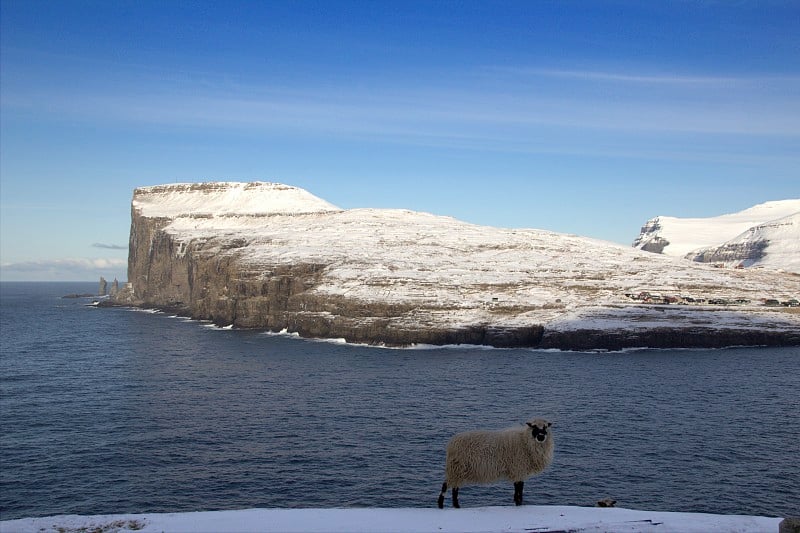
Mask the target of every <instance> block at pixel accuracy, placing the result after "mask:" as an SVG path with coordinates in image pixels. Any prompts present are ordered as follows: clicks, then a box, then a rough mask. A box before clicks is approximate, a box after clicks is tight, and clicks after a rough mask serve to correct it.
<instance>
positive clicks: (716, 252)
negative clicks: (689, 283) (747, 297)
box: [633, 199, 800, 273]
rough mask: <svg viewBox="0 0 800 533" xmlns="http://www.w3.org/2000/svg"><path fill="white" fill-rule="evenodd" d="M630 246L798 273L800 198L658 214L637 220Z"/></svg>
mask: <svg viewBox="0 0 800 533" xmlns="http://www.w3.org/2000/svg"><path fill="white" fill-rule="evenodd" d="M633 247H634V248H638V249H640V250H644V251H647V252H653V253H659V254H664V255H669V256H673V257H682V258H685V259H689V260H691V261H696V262H702V263H713V264H715V265H719V266H725V267H729V268H734V267H742V268H749V267H764V268H770V269H775V270H785V271H787V272H796V273H800V199H791V200H778V201H772V202H765V203H763V204H759V205H756V206H753V207H751V208H748V209H745V210H743V211H740V212H738V213H732V214H727V215H721V216H718V217H708V218H678V217H669V216H657V217H655V218H652V219H650V220H648V221H647V222H646V223H645V224H644V226H642V228H641V230H640V233H639V236H638V237H637V238H636V240H635V241H634V242H633Z"/></svg>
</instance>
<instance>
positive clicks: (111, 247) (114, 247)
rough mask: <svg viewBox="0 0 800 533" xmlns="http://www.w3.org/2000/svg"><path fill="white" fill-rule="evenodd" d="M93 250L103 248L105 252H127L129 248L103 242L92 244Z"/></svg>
mask: <svg viewBox="0 0 800 533" xmlns="http://www.w3.org/2000/svg"><path fill="white" fill-rule="evenodd" d="M92 248H103V249H105V250H127V249H128V247H127V246H122V245H121V244H103V243H101V242H95V243H92Z"/></svg>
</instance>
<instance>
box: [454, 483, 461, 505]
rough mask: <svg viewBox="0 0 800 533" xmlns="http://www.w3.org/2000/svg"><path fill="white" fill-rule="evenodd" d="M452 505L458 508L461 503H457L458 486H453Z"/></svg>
mask: <svg viewBox="0 0 800 533" xmlns="http://www.w3.org/2000/svg"><path fill="white" fill-rule="evenodd" d="M453 507H455V508H456V509H460V508H461V505H459V504H458V487H453Z"/></svg>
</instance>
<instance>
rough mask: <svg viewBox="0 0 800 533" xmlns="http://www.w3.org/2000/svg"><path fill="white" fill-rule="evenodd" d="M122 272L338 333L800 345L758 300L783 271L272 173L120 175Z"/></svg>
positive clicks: (790, 280)
mask: <svg viewBox="0 0 800 533" xmlns="http://www.w3.org/2000/svg"><path fill="white" fill-rule="evenodd" d="M128 279H129V281H130V282H132V292H128V293H127V294H126V295H123V297H126V298H128V300H127V301H130V302H132V303H135V304H137V305H146V306H155V307H169V308H171V309H175V310H177V311H179V312H182V313H185V314H188V315H190V316H192V317H195V318H200V319H209V320H213V321H215V322H216V323H218V324H221V325H230V324H233V325H234V326H236V327H252V328H265V329H270V330H274V331H280V330H287V331H291V332H298V333H300V334H301V335H304V336H314V337H343V338H346V339H347V340H349V341H353V342H377V343H381V342H382V343H387V344H410V343H431V344H450V343H471V344H490V345H494V346H538V347H559V348H578V349H590V348H623V347H627V346H685V345H697V346H718V345H728V344H770V343H779V344H786V343H797V344H800V317H798V315H797V314H793V313H790V312H787V310H784V309H783V308H766V307H764V306H763V305H761V302H762V300H763V299H778V300H780V301H788V300H790V299H792V298H796V297H797V295H798V294H800V277H797V276H789V275H786V274H781V273H775V272H767V271H741V270H737V271H734V270H727V271H725V270H721V269H715V268H711V267H709V266H706V265H701V264H697V263H692V262H688V261H684V260H679V259H675V258H672V257H666V256H663V255H656V254H649V253H646V252H642V251H640V250H635V249H632V248H629V247H624V246H619V245H615V244H612V243H608V242H604V241H598V240H593V239H588V238H583V237H577V236H574V235H565V234H559V233H553V232H549V231H542V230H534V229H517V230H514V229H498V228H491V227H484V226H476V225H472V224H468V223H465V222H461V221H458V220H455V219H453V218H449V217H442V216H436V215H432V214H427V213H419V212H413V211H407V210H398V209H351V210H341V209H338V208H336V207H335V206H332V205H331V204H329V203H327V202H325V201H324V200H321V199H319V198H317V197H315V196H313V195H311V194H310V193H308V192H306V191H303V190H302V189H297V188H295V187H289V186H286V185H279V184H267V183H251V184H241V183H206V184H175V185H163V186H157V187H145V188H140V189H136V191H135V192H134V197H133V203H132V223H131V238H130V252H129V272H128ZM642 292H649V293H658V294H659V295H661V296H662V297H664V298H667V297H669V296H672V297H674V298H677V297H681V298H682V299H683V300H684V301H704V300H705V301H709V300H720V299H729V300H731V301H733V300H734V299H738V300H740V302H744V301H747V302H750V303H751V305H749V306H739V307H736V308H732V307H729V306H725V307H714V306H680V307H679V306H660V307H654V306H651V305H643V304H642V303H641V301H639V300H633V299H631V295H636V294H640V293H642ZM123 297H121V298H123ZM664 301H667V300H664ZM712 329H713V331H714V335H708V333H709V331H710V330H712Z"/></svg>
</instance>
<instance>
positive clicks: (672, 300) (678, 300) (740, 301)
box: [625, 291, 800, 307]
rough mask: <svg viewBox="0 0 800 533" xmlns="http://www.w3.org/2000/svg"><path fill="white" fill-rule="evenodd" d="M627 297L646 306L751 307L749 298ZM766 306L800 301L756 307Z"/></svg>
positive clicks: (768, 301) (769, 301)
mask: <svg viewBox="0 0 800 533" xmlns="http://www.w3.org/2000/svg"><path fill="white" fill-rule="evenodd" d="M625 296H627V297H628V298H630V299H631V300H635V301H637V302H641V303H645V304H667V305H669V304H674V305H751V303H752V302H751V301H750V300H748V299H747V298H735V299H727V298H708V299H707V298H693V297H691V296H674V295H663V294H659V293H651V292H647V291H642V292H638V293H632V292H626V293H625ZM759 303H760V304H761V305H765V306H767V307H800V301H798V300H797V299H796V298H792V299H791V300H786V301H783V302H782V301H780V300H776V299H773V298H764V299H762V300H760V302H758V303H756V304H754V305H758V304H759Z"/></svg>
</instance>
